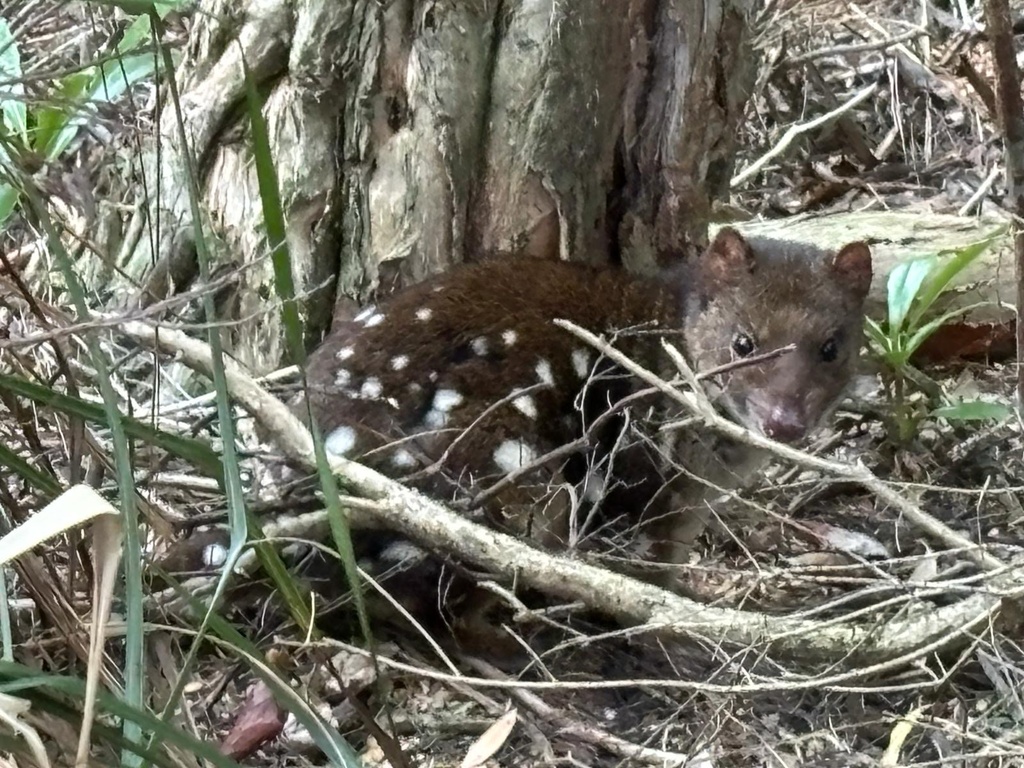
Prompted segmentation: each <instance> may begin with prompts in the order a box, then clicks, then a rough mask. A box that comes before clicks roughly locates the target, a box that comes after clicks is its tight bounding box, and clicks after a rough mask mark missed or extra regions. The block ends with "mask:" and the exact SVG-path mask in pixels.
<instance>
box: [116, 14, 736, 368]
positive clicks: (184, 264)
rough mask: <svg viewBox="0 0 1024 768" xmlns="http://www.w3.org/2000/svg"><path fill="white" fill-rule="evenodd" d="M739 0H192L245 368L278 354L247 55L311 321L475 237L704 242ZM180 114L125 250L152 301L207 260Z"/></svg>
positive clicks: (629, 245)
mask: <svg viewBox="0 0 1024 768" xmlns="http://www.w3.org/2000/svg"><path fill="white" fill-rule="evenodd" d="M752 6H753V1H752V0H717V1H712V2H696V1H695V0H661V1H660V2H655V0H627V2H619V1H618V0H580V1H579V2H574V3H566V2H556V0H529V1H528V0H473V1H471V2H470V1H462V2H450V1H448V2H431V1H428V0H393V2H390V3H380V2H377V1H376V0H373V1H370V0H348V1H347V2H346V1H343V0H256V1H255V2H240V1H239V0H205V1H204V2H200V3H199V7H200V10H199V12H198V13H197V14H196V15H195V27H194V29H193V31H192V34H191V35H190V43H189V47H188V49H187V51H186V54H185V57H184V61H183V62H182V65H181V66H180V67H179V68H178V73H177V77H178V83H179V88H180V92H181V94H182V106H183V110H184V115H185V119H186V122H187V126H186V128H187V131H188V133H189V136H190V147H189V148H188V149H189V151H190V152H191V153H192V156H193V157H194V158H195V160H196V167H197V168H198V169H199V172H200V177H201V190H202V195H203V201H202V208H203V210H204V211H205V212H206V213H208V215H209V220H208V222H206V223H208V224H210V225H211V229H212V231H213V233H214V234H215V235H216V238H217V243H218V246H217V248H216V249H215V258H216V259H217V265H216V266H217V267H218V268H219V269H223V270H226V269H228V268H230V267H244V269H243V270H242V271H241V272H240V274H239V276H238V282H237V284H235V285H234V286H233V287H232V288H231V290H230V291H224V292H222V294H221V296H220V298H221V302H220V309H221V318H220V319H222V320H235V321H236V323H235V324H233V325H231V326H229V330H228V331H227V332H226V334H227V335H226V341H227V343H228V345H229V348H230V349H232V350H233V351H234V353H235V354H236V356H237V357H238V358H239V359H241V360H242V361H243V362H245V363H247V364H249V365H251V366H252V367H253V368H255V369H256V370H257V371H266V370H267V369H268V368H272V367H275V366H277V365H278V364H280V362H281V358H282V343H281V338H282V336H281V332H280V327H279V324H278V321H277V315H276V313H273V312H270V313H269V314H268V310H269V309H272V308H273V305H272V304H271V303H270V302H268V301H267V297H268V296H271V295H273V290H272V287H271V280H272V269H271V265H270V262H269V260H267V259H266V258H264V257H265V255H266V253H267V246H266V242H265V239H264V235H263V223H262V214H261V208H260V202H259V194H258V188H257V183H256V173H255V169H254V167H253V163H252V150H251V142H250V141H249V136H248V125H247V120H246V118H245V108H244V98H245V90H244V87H245V86H244V82H243V76H242V67H241V59H242V56H243V55H244V58H245V61H246V64H247V65H248V67H249V69H250V70H251V71H252V73H253V76H254V77H255V78H256V80H257V81H258V83H259V87H260V89H261V91H262V92H263V93H265V94H266V103H265V106H264V115H265V118H266V121H267V124H268V127H269V130H270V139H271V145H272V148H273V151H274V154H275V166H276V168H277V172H278V175H279V180H280V187H281V193H282V200H283V205H284V210H285V216H286V222H287V226H288V231H287V235H288V244H289V247H290V251H291V255H292V259H293V268H294V273H295V278H296V282H297V285H298V286H299V287H300V290H302V289H304V290H306V291H309V293H308V296H307V298H306V301H305V304H304V309H305V311H306V319H307V322H308V324H309V327H310V330H311V332H312V333H313V334H318V333H320V332H322V331H323V330H325V329H326V327H327V326H328V324H329V322H330V317H331V313H332V311H334V308H335V306H336V305H342V306H340V308H341V309H342V310H343V311H344V310H347V309H350V308H351V306H354V304H352V302H353V300H355V301H359V302H362V301H364V300H366V299H367V298H368V297H369V295H370V294H373V293H380V292H389V291H391V290H393V289H395V288H396V287H399V286H401V285H405V284H408V283H409V282H411V281H415V280H419V279H421V278H423V277H424V276H426V275H427V274H430V273H433V272H436V271H439V270H443V269H446V268H447V267H449V266H450V265H451V264H453V263H456V262H459V261H462V260H464V259H475V258H479V257H480V256H481V255H484V254H487V253H492V252H510V251H526V252H529V253H532V254H536V255H543V256H548V257H552V258H564V259H583V260H587V261H592V262H602V261H606V260H609V259H621V260H622V261H623V262H624V263H625V264H626V265H627V266H628V267H629V268H631V269H636V270H646V269H649V268H650V267H651V266H652V265H653V263H654V262H655V261H664V260H666V259H670V258H673V257H676V256H677V255H680V254H683V255H685V254H686V253H688V252H689V249H690V248H691V247H692V246H694V245H700V244H702V243H703V242H704V241H705V240H706V232H707V230H706V225H707V219H708V214H709V210H710V202H711V200H712V199H713V198H715V197H716V196H718V195H720V194H724V193H725V191H726V188H727V183H728V179H729V177H730V175H731V170H732V155H733V152H734V150H735V137H736V136H737V125H738V121H739V120H740V118H741V116H742V113H743V107H744V103H745V99H746V94H747V92H748V90H749V86H750V84H751V82H752V77H753V75H754V74H755V73H754V71H753V68H752V67H751V66H750V65H751V64H752V62H753V57H751V56H750V55H749V50H748V48H747V47H746V44H745V41H746V38H747V35H746V26H747V17H748V15H749V12H750V9H751V7H752ZM177 134H178V129H177V125H176V117H175V114H174V109H173V107H172V106H171V105H170V104H169V103H168V104H167V106H166V107H165V109H164V111H163V114H162V115H161V122H160V127H159V139H160V141H161V148H160V149H161V154H160V155H159V156H158V155H157V154H156V152H155V150H154V152H153V153H152V155H151V158H150V161H149V163H148V166H147V170H148V179H150V180H153V179H156V183H155V186H152V187H151V189H155V190H157V191H158V193H159V194H158V195H156V194H153V193H152V192H151V193H150V194H151V198H150V205H149V209H148V213H149V216H150V220H151V221H155V220H156V217H157V216H159V217H160V218H159V221H160V226H159V229H158V230H156V231H157V232H158V234H159V238H158V239H154V240H152V241H151V240H150V239H149V238H142V239H141V240H140V243H139V246H138V247H137V248H136V249H135V251H134V252H133V253H132V254H131V257H130V259H129V260H128V261H127V263H125V264H123V265H122V267H123V269H124V272H125V275H126V276H127V278H129V279H127V280H125V281H124V283H123V284H120V285H118V286H116V287H117V288H119V292H118V296H119V298H120V300H121V301H124V302H132V303H134V304H142V305H146V304H150V303H152V302H153V301H154V300H156V299H160V298H165V297H167V296H168V295H171V294H173V293H176V292H180V291H182V290H183V289H185V288H188V287H189V284H190V283H192V282H193V281H194V280H195V276H196V274H197V268H196V263H195V254H194V236H193V229H192V228H193V222H192V218H191V213H190V210H189V201H188V196H187V193H186V186H185V183H184V179H185V175H184V170H183V169H184V167H185V166H184V163H183V160H182V148H181V146H180V142H179V141H178V138H177ZM158 162H159V165H158ZM150 184H151V185H152V184H153V182H152V181H150ZM204 215H205V214H204ZM154 229H155V227H154ZM133 281H134V282H133ZM140 283H141V284H142V285H143V286H144V289H143V290H142V291H139V290H138V288H137V287H136V288H130V287H129V286H130V285H136V286H137V285H138V284H140ZM348 305H350V306H348Z"/></svg>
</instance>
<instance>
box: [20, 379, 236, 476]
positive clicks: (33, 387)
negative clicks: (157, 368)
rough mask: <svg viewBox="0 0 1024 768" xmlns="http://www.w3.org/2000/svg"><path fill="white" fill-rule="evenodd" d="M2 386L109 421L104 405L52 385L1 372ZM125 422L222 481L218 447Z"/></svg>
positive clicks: (138, 435)
mask: <svg viewBox="0 0 1024 768" xmlns="http://www.w3.org/2000/svg"><path fill="white" fill-rule="evenodd" d="M0 389H2V390H4V391H7V392H10V393H11V394H13V395H17V396H19V397H24V398H25V399H26V400H31V401H32V402H34V403H38V404H40V405H45V406H47V407H48V408H52V409H53V410H55V411H59V412H61V413H64V414H66V415H68V416H74V417H76V418H80V419H82V420H83V421H86V422H88V423H90V424H98V425H103V426H106V425H108V424H109V422H108V420H107V411H106V409H105V408H104V407H103V406H101V405H97V404H96V403H90V402H87V401H85V400H82V399H80V398H77V397H73V396H72V395H67V394H64V393H63V392H57V391H56V390H54V389H53V388H52V387H44V386H43V385H41V384H35V383H34V382H31V381H28V380H26V379H22V378H19V377H17V376H10V375H7V374H2V373H0ZM122 425H123V427H124V430H125V434H127V435H128V436H130V437H133V438H135V439H138V440H142V441H144V442H146V443H148V444H150V445H154V446H157V447H158V448H161V449H163V450H165V451H167V452H168V453H170V454H172V455H174V456H178V457H179V458H182V459H184V460H185V461H188V462H189V463H191V464H192V465H193V466H195V467H196V468H198V469H199V470H200V471H202V472H203V474H205V475H206V476H207V477H213V478H216V479H217V480H218V482H222V479H221V475H222V473H223V468H222V467H221V463H220V457H219V456H218V455H217V453H216V451H214V450H213V449H212V448H211V447H210V446H209V445H207V444H206V443H204V442H202V441H201V440H197V439H195V438H192V437H183V436H181V435H175V434H171V433H170V432H164V431H163V430H160V429H157V428H156V427H152V426H150V425H149V424H146V423H145V422H142V421H139V420H137V419H133V418H131V417H129V416H122Z"/></svg>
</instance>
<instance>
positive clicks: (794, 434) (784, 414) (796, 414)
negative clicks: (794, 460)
mask: <svg viewBox="0 0 1024 768" xmlns="http://www.w3.org/2000/svg"><path fill="white" fill-rule="evenodd" d="M761 430H762V431H763V432H764V434H765V435H767V436H768V437H770V438H771V439H772V440H778V441H779V442H780V443H796V442H799V441H800V440H803V438H804V437H805V436H806V435H807V418H806V416H805V415H804V409H803V408H801V407H800V406H798V405H797V404H795V403H790V402H781V403H775V404H774V405H772V406H770V410H769V411H768V413H767V415H766V416H765V417H764V419H763V421H762V423H761Z"/></svg>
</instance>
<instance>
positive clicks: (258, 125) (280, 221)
mask: <svg viewBox="0 0 1024 768" xmlns="http://www.w3.org/2000/svg"><path fill="white" fill-rule="evenodd" d="M242 66H243V69H244V72H243V74H244V80H245V88H246V105H247V108H248V113H249V123H250V126H251V129H252V138H253V157H254V159H255V164H256V175H257V179H258V181H259V187H260V201H261V203H262V205H263V220H264V226H265V227H266V231H267V241H268V243H269V245H270V247H271V258H272V260H273V264H274V279H275V290H276V291H277V294H278V296H279V297H280V298H281V301H282V310H281V311H282V320H283V323H284V327H285V336H286V341H287V344H288V350H289V352H290V354H291V358H292V361H293V362H294V363H295V364H296V365H297V366H298V367H299V369H300V370H301V371H302V378H303V383H304V384H305V350H304V346H303V342H302V337H303V333H302V318H301V317H300V316H299V311H298V305H297V303H296V300H295V283H294V280H293V277H292V266H291V259H290V258H289V255H288V244H287V241H286V238H285V223H284V213H283V210H282V205H281V196H280V192H279V186H278V179H277V172H276V169H275V168H274V162H273V154H272V153H271V149H270V140H269V138H268V135H267V127H266V123H265V122H264V120H263V111H262V110H263V102H262V99H260V96H259V94H258V93H257V91H256V84H255V83H254V82H253V79H252V73H251V72H250V71H249V69H248V67H246V66H245V59H244V58H243V59H242ZM309 423H310V425H311V432H312V434H313V445H314V451H315V454H316V463H317V470H318V474H319V479H320V486H321V488H322V489H323V493H324V503H325V505H326V507H327V513H328V519H329V520H330V525H331V533H332V535H333V537H334V541H335V545H336V546H337V548H338V552H339V554H340V556H341V560H342V564H343V567H344V569H345V576H346V578H347V579H348V582H349V585H350V586H351V588H352V592H353V596H354V598H355V602H356V610H357V612H358V615H359V624H360V627H361V628H362V632H363V636H364V638H365V639H366V642H367V644H368V645H369V646H370V647H372V645H373V633H372V630H371V626H370V619H369V616H368V614H367V611H366V605H365V601H364V600H363V597H362V591H361V588H360V579H359V571H358V568H357V567H356V557H355V550H354V548H353V546H352V534H351V531H350V529H349V526H348V522H347V520H346V519H345V515H344V514H343V512H342V509H341V502H340V500H339V499H338V486H337V482H336V481H335V479H334V474H333V473H332V472H331V469H330V464H329V463H328V461H327V455H326V453H325V451H324V447H323V439H322V436H321V435H320V433H319V430H318V429H317V428H316V425H315V424H314V423H313V419H312V418H310V419H309Z"/></svg>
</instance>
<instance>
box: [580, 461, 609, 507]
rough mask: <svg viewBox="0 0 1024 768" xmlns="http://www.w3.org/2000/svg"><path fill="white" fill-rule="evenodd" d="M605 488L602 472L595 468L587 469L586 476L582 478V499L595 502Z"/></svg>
mask: <svg viewBox="0 0 1024 768" xmlns="http://www.w3.org/2000/svg"><path fill="white" fill-rule="evenodd" d="M604 490H605V478H604V473H603V472H598V471H597V470H595V469H590V470H588V471H587V476H586V477H585V478H583V499H584V501H589V502H590V503H591V504H596V503H597V502H599V501H600V500H601V498H602V497H603V496H604Z"/></svg>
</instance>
